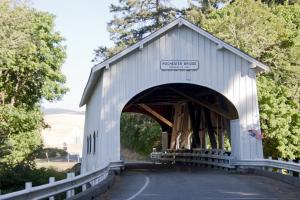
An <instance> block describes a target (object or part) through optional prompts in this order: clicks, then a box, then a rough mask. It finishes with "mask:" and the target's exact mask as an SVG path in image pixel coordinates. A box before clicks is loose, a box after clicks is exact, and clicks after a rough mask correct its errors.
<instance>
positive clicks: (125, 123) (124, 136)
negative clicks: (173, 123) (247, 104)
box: [121, 113, 161, 155]
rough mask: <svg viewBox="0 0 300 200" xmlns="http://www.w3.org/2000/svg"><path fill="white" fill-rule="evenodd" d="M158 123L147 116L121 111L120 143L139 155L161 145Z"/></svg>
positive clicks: (145, 153) (146, 153)
mask: <svg viewBox="0 0 300 200" xmlns="http://www.w3.org/2000/svg"><path fill="white" fill-rule="evenodd" d="M160 141H161V128H160V125H159V124H158V123H157V122H156V121H154V120H153V119H151V118H150V117H148V116H145V115H142V114H135V113H123V114H122V116H121V145H122V146H124V147H126V148H128V149H130V150H133V151H135V152H137V153H139V154H141V155H149V154H150V153H151V152H152V148H154V147H155V148H159V147H160V146H161V143H160Z"/></svg>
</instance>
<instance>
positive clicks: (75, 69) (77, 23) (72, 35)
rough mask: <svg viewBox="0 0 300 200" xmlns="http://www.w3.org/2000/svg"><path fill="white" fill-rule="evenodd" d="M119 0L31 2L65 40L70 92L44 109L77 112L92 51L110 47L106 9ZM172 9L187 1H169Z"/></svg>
mask: <svg viewBox="0 0 300 200" xmlns="http://www.w3.org/2000/svg"><path fill="white" fill-rule="evenodd" d="M117 2H118V0H85V1H84V0H32V6H33V7H35V8H37V9H38V10H42V11H47V12H50V13H52V14H54V15H56V20H55V24H56V27H55V30H56V31H58V32H60V33H61V35H62V36H63V37H65V39H66V41H65V45H66V46H67V59H66V62H65V63H64V65H63V67H62V71H63V73H64V74H65V75H66V77H67V86H68V87H69V89H70V91H69V92H68V93H67V94H66V95H65V96H64V97H63V99H62V100H61V101H57V102H51V103H50V102H43V107H45V108H64V109H72V110H82V109H84V108H81V109H80V108H79V106H78V105H79V101H80V98H81V94H82V92H83V89H84V87H85V84H86V82H87V79H88V76H89V73H90V69H91V67H92V66H93V65H94V64H95V63H92V62H91V60H92V58H93V50H94V49H96V48H97V47H98V46H100V45H106V46H111V45H112V43H111V42H110V40H109V34H108V32H107V31H106V23H107V22H108V21H109V20H110V19H112V15H111V14H110V13H109V9H108V6H109V5H110V4H111V3H117ZM171 2H172V4H173V5H176V6H178V7H182V6H185V5H186V2H187V1H186V0H172V1H171Z"/></svg>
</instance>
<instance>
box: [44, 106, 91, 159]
mask: <svg viewBox="0 0 300 200" xmlns="http://www.w3.org/2000/svg"><path fill="white" fill-rule="evenodd" d="M42 111H43V113H44V121H45V123H46V124H48V125H49V127H48V128H46V129H43V130H42V133H41V135H42V139H43V143H44V147H50V148H60V149H62V148H63V144H64V143H66V144H67V148H68V149H67V151H68V152H70V153H73V154H80V155H81V152H82V141H83V133H84V116H85V115H84V114H85V112H84V111H74V110H68V109H60V108H51V109H45V108H44V109H42Z"/></svg>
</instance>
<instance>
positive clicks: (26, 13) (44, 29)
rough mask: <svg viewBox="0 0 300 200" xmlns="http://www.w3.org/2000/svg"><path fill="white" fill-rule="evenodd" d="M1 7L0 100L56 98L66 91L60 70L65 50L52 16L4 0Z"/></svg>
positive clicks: (16, 102) (33, 101) (28, 103)
mask: <svg viewBox="0 0 300 200" xmlns="http://www.w3.org/2000/svg"><path fill="white" fill-rule="evenodd" d="M0 11H1V12H0V27H1V28H0V58H1V59H0V74H1V76H0V91H1V93H0V99H1V101H0V103H1V104H2V105H4V104H11V105H16V106H19V105H23V106H29V107H32V106H34V105H35V104H36V103H39V101H40V100H41V99H42V98H45V99H46V100H56V99H59V98H60V97H61V95H62V94H64V93H65V92H66V91H67V89H66V87H65V86H64V85H63V84H64V83H65V76H64V75H63V74H62V73H61V71H60V70H61V65H62V63H63V62H64V59H65V57H66V54H65V48H64V47H63V46H62V44H61V42H62V41H63V38H62V37H61V36H60V35H59V34H58V33H56V32H54V31H53V28H54V16H53V15H50V14H48V13H43V12H39V11H36V10H34V9H31V8H28V7H26V6H25V5H23V4H22V5H18V4H17V5H15V6H13V4H12V1H6V0H5V1H1V2H0ZM20 22H22V23H20ZM29 97H30V98H29Z"/></svg>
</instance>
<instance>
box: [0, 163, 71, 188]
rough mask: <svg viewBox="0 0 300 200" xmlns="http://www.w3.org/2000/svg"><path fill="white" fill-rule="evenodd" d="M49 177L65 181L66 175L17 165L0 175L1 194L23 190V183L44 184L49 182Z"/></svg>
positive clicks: (51, 170)
mask: <svg viewBox="0 0 300 200" xmlns="http://www.w3.org/2000/svg"><path fill="white" fill-rule="evenodd" d="M49 177H55V180H56V181H58V180H62V179H65V178H66V173H64V172H58V171H56V170H55V169H52V168H50V169H46V168H40V169H32V168H30V167H28V166H22V165H18V166H16V167H14V168H11V169H9V170H7V171H6V172H5V173H0V180H1V181H0V188H1V190H2V192H3V193H9V192H13V191H17V190H22V189H24V185H25V182H32V185H33V186H38V185H42V184H46V183H48V182H49Z"/></svg>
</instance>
